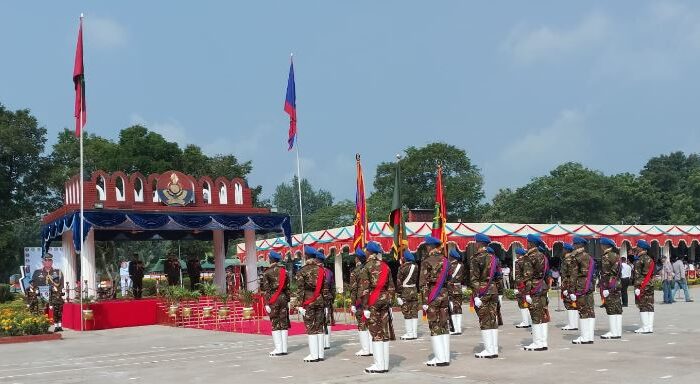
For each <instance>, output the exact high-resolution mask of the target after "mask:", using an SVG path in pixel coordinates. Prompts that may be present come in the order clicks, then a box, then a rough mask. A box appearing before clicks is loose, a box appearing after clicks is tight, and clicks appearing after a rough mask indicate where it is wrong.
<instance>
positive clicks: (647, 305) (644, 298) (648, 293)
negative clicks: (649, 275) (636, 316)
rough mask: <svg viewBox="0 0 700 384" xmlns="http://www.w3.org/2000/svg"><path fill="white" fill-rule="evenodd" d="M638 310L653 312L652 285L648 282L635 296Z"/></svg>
mask: <svg viewBox="0 0 700 384" xmlns="http://www.w3.org/2000/svg"><path fill="white" fill-rule="evenodd" d="M637 307H639V312H654V287H653V286H652V285H651V284H649V285H647V287H646V288H644V290H643V291H642V294H641V295H639V297H637Z"/></svg>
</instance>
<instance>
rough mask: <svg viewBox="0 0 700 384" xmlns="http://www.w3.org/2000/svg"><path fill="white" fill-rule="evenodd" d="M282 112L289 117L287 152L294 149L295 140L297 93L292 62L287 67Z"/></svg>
mask: <svg viewBox="0 0 700 384" xmlns="http://www.w3.org/2000/svg"><path fill="white" fill-rule="evenodd" d="M284 111H285V112H287V114H288V115H289V138H288V139H287V143H289V148H288V150H289V151H291V150H292V148H293V147H294V141H295V140H296V138H297V92H296V87H295V85H294V61H292V62H291V64H290V65H289V79H288V80H287V98H286V99H285V100H284Z"/></svg>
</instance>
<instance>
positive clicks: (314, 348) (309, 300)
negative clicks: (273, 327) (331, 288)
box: [295, 245, 326, 363]
mask: <svg viewBox="0 0 700 384" xmlns="http://www.w3.org/2000/svg"><path fill="white" fill-rule="evenodd" d="M304 254H305V255H306V257H307V260H306V265H304V266H303V267H301V269H300V270H299V272H297V274H296V282H297V292H296V295H295V304H296V306H297V310H298V311H299V313H300V314H301V316H302V317H303V318H304V325H305V326H306V334H307V335H308V338H309V355H308V356H306V357H305V358H304V361H306V362H309V363H315V362H318V361H323V359H324V350H323V348H324V340H323V333H324V328H325V326H326V319H325V313H324V308H325V298H324V297H323V285H324V281H325V274H326V273H325V269H324V268H323V266H322V265H321V262H322V259H323V254H322V253H321V252H318V251H317V250H315V249H314V248H313V247H310V246H308V245H306V246H304ZM319 255H320V258H319Z"/></svg>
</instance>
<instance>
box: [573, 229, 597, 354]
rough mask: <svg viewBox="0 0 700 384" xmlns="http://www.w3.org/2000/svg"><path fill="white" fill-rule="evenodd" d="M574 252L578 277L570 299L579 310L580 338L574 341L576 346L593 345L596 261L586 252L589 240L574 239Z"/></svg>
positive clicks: (575, 269)
mask: <svg viewBox="0 0 700 384" xmlns="http://www.w3.org/2000/svg"><path fill="white" fill-rule="evenodd" d="M573 243H574V251H573V252H572V255H573V256H574V260H576V263H575V264H574V266H573V268H574V271H573V272H572V273H573V276H576V290H575V291H573V292H572V291H569V298H570V299H571V300H573V301H575V302H576V307H577V308H578V314H579V321H578V328H579V337H578V338H576V339H574V340H572V341H571V342H572V343H574V344H593V331H594V330H595V307H594V305H595V304H594V299H593V294H594V291H595V286H594V283H593V279H594V278H595V277H594V270H595V260H594V259H593V256H591V255H589V254H588V253H587V252H586V244H588V240H586V239H584V238H582V237H578V236H576V237H574V240H573Z"/></svg>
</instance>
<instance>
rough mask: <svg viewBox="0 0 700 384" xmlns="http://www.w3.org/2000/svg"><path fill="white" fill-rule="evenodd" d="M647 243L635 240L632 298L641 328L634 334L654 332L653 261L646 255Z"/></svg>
mask: <svg viewBox="0 0 700 384" xmlns="http://www.w3.org/2000/svg"><path fill="white" fill-rule="evenodd" d="M649 248H651V247H650V246H649V243H647V242H646V241H644V240H637V249H636V250H635V252H634V253H635V254H636V257H635V262H634V296H635V297H636V299H637V300H636V302H637V307H639V315H640V316H641V318H642V326H641V327H639V328H638V329H636V330H635V331H634V332H635V333H653V332H654V281H653V280H654V267H655V263H654V259H653V258H652V257H651V256H649V254H648V253H647V252H648V251H649Z"/></svg>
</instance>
